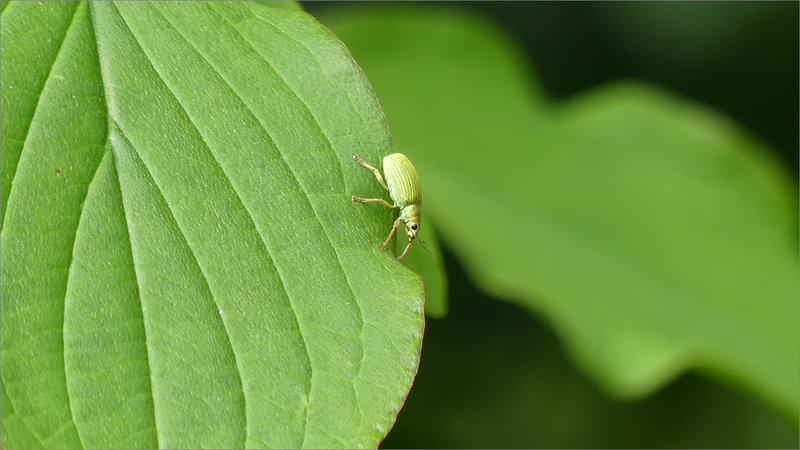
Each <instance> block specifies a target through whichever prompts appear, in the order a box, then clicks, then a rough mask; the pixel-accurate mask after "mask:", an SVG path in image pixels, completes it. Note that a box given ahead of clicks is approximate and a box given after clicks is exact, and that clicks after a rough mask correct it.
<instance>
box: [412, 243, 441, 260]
mask: <svg viewBox="0 0 800 450" xmlns="http://www.w3.org/2000/svg"><path fill="white" fill-rule="evenodd" d="M417 240H419V243H420V244H422V248H424V249H425V251H426V252H428V254H429V255H431V258H433V260H434V261H436V256H435V255H434V254H433V253H431V251H430V250H428V247H426V246H425V241H423V240H422V239H420V238H417Z"/></svg>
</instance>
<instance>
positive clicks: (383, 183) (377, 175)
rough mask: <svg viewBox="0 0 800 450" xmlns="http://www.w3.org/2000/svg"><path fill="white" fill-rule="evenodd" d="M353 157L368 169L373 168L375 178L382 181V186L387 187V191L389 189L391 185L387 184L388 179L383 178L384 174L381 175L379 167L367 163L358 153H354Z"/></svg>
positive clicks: (379, 181)
mask: <svg viewBox="0 0 800 450" xmlns="http://www.w3.org/2000/svg"><path fill="white" fill-rule="evenodd" d="M353 159H355V160H356V162H358V163H359V164H361V165H362V166H364V167H366V168H367V169H369V170H371V171H372V173H374V174H375V178H377V179H378V183H380V184H381V186H383V188H384V189H386V190H387V191H388V190H389V186H387V185H386V181H384V180H383V175H381V172H380V171H379V170H378V169H376V168H374V167H372V166H370V165H369V164H367V163H366V162H365V161H364V160H363V159H361V157H360V156H358V154H357V153H353Z"/></svg>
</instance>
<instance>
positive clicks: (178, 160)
mask: <svg viewBox="0 0 800 450" xmlns="http://www.w3.org/2000/svg"><path fill="white" fill-rule="evenodd" d="M4 6H5V5H4ZM2 53H3V64H2V78H3V84H2V102H3V110H2V126H3V136H2V155H3V160H2V176H3V178H2V195H3V202H2V204H3V207H4V210H3V217H2V219H3V222H2V233H1V234H0V245H2V254H1V259H2V264H1V265H2V279H3V283H2V303H1V305H2V321H3V323H2V325H3V326H2V383H3V399H2V400H3V403H2V404H3V422H2V439H3V442H2V445H3V447H5V448H9V447H59V448H71V447H87V448H99V447H119V448H134V447H136V448H154V447H180V448H201V447H202V448H205V447H227V448H236V447H259V448H265V447H281V448H298V447H326V448H334V447H337V448H338V447H347V448H353V447H375V446H377V444H378V443H379V442H380V440H381V439H382V438H383V436H385V434H386V432H387V431H388V429H389V428H390V426H391V424H392V423H393V422H394V419H395V417H396V414H397V411H398V410H399V408H400V407H401V405H402V403H403V401H404V398H405V396H406V394H407V393H408V390H409V388H410V385H411V382H412V379H413V377H414V374H415V373H416V369H417V365H418V358H419V351H420V344H421V338H422V327H423V316H422V303H423V298H422V296H423V290H422V285H421V280H420V278H419V276H417V275H415V274H414V273H412V272H411V271H409V270H408V269H407V268H405V267H404V266H402V265H401V264H399V263H397V261H396V259H395V257H394V256H393V255H392V254H390V252H387V251H380V250H378V249H377V248H376V247H377V246H376V245H374V244H375V243H376V242H380V240H381V239H383V238H384V237H385V231H386V230H387V229H388V228H389V227H390V226H391V223H392V219H393V218H392V217H391V214H390V212H389V211H381V210H380V208H376V209H370V208H360V207H359V206H360V205H353V204H352V202H351V201H350V199H349V196H350V195H351V194H352V193H355V192H358V193H361V194H374V195H379V190H380V188H379V186H377V184H376V183H374V180H370V179H369V178H368V177H364V176H363V175H364V173H363V169H362V168H361V167H360V166H358V164H355V163H354V162H353V160H352V157H351V154H352V153H353V152H359V153H360V154H362V155H364V156H365V157H369V158H372V159H378V158H379V157H380V156H381V155H383V154H386V153H388V152H390V151H391V149H390V140H389V135H388V130H387V128H386V124H385V121H384V119H383V116H382V114H381V111H380V108H379V106H378V104H377V101H376V99H375V97H374V94H373V93H372V92H371V89H370V87H369V85H368V83H367V81H366V79H365V78H364V76H363V74H362V73H361V72H360V69H359V68H358V67H357V66H356V65H355V63H354V62H353V60H352V59H351V57H350V56H349V53H348V51H347V49H346V48H345V47H344V46H343V45H342V44H341V42H339V41H338V40H337V39H336V38H335V37H333V36H332V35H331V34H330V32H328V31H327V30H326V29H325V28H323V27H322V26H320V25H319V23H317V22H316V21H315V20H314V19H313V18H311V17H310V16H308V15H307V14H305V13H304V12H302V11H300V10H299V9H298V8H296V6H291V7H289V8H269V7H265V6H264V5H261V4H257V3H246V2H241V3H236V2H230V3H228V2H226V3H211V2H209V3H144V2H143V3H110V2H97V3H86V2H84V3H80V4H78V3H70V2H45V3H28V2H24V3H22V2H20V3H11V4H9V5H7V6H5V8H4V9H3V11H2Z"/></svg>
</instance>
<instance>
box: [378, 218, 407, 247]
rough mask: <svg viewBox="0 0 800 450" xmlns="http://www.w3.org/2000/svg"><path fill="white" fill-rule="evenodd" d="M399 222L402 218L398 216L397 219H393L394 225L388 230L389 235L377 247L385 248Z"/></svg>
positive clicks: (401, 221)
mask: <svg viewBox="0 0 800 450" xmlns="http://www.w3.org/2000/svg"><path fill="white" fill-rule="evenodd" d="M401 223H403V219H401V218H399V217H398V218H397V220H395V221H394V225H393V226H392V231H390V232H389V237H387V238H386V240H385V241H383V244H381V245H379V246H378V248H379V249H381V250H383V249H384V248H386V246H387V245H389V241H391V240H392V236H394V232H395V231H397V227H399V226H400V224H401Z"/></svg>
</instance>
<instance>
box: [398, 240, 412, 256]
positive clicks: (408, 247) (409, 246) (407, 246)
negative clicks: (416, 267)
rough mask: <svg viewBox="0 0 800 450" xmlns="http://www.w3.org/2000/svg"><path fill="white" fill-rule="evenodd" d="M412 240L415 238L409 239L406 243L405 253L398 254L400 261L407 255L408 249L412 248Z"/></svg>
mask: <svg viewBox="0 0 800 450" xmlns="http://www.w3.org/2000/svg"><path fill="white" fill-rule="evenodd" d="M412 242H414V240H413V239H409V240H408V244H407V245H406V248H405V249H403V253H401V254H400V256H398V257H397V260H398V261H400V260H401V259H403V257H405V256H406V253H408V249H410V248H411V243H412Z"/></svg>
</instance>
